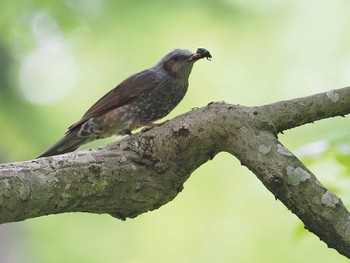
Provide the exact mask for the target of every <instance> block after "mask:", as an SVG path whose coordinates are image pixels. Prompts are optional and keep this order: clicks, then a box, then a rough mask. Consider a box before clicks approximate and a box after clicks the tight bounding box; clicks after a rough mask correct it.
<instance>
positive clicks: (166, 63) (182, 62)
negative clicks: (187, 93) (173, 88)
mask: <svg viewBox="0 0 350 263" xmlns="http://www.w3.org/2000/svg"><path fill="white" fill-rule="evenodd" d="M204 57H205V58H208V59H209V58H211V55H210V53H209V51H207V50H206V49H204V48H198V50H197V52H196V53H193V52H192V51H189V50H187V49H174V50H173V51H171V52H170V53H168V54H167V55H165V56H164V57H163V58H162V59H161V60H160V61H159V62H158V64H157V66H160V67H162V68H163V69H165V70H166V71H167V72H168V73H169V74H170V75H172V76H174V77H175V78H178V79H184V80H187V79H188V77H189V76H190V73H191V70H192V67H193V64H194V62H196V61H198V60H199V59H201V58H204Z"/></svg>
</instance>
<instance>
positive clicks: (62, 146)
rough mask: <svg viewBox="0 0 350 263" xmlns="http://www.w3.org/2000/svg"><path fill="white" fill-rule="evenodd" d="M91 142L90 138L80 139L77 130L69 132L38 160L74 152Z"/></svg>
mask: <svg viewBox="0 0 350 263" xmlns="http://www.w3.org/2000/svg"><path fill="white" fill-rule="evenodd" d="M89 141H90V139H89V137H88V136H87V137H79V136H78V131H77V130H73V131H69V132H68V133H67V134H66V135H65V136H64V137H63V138H62V139H61V140H59V141H58V142H56V143H55V144H54V145H52V146H51V147H50V148H49V149H48V150H46V151H45V152H43V153H42V154H41V155H40V156H38V157H37V158H40V157H46V156H52V155H58V154H63V153H67V152H72V151H75V150H76V149H78V148H79V146H81V145H83V144H84V143H87V142H89Z"/></svg>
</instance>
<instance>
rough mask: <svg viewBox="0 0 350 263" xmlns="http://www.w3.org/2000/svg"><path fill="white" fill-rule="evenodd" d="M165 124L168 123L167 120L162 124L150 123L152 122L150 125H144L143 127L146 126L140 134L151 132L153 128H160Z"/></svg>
mask: <svg viewBox="0 0 350 263" xmlns="http://www.w3.org/2000/svg"><path fill="white" fill-rule="evenodd" d="M166 122H168V120H166V121H163V122H162V123H152V122H151V123H145V124H144V126H146V127H144V128H143V129H142V130H141V132H147V131H149V130H151V129H152V128H153V127H157V126H162V125H163V124H165V123H166Z"/></svg>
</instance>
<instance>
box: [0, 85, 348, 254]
mask: <svg viewBox="0 0 350 263" xmlns="http://www.w3.org/2000/svg"><path fill="white" fill-rule="evenodd" d="M349 112H350V88H344V89H339V90H334V91H329V92H326V93H321V94H317V95H313V96H309V97H305V98H299V99H294V100H289V101H282V102H277V103H274V104H270V105H264V106H260V107H244V106H238V105H230V104H226V103H212V104H209V105H208V106H206V107H202V108H199V109H195V110H192V111H190V112H188V113H186V114H183V115H181V116H178V117H176V118H174V119H173V120H171V121H169V122H167V123H165V124H164V125H162V126H160V127H154V128H152V129H151V130H148V131H146V132H140V133H138V134H135V135H132V136H130V137H126V138H124V139H122V140H121V141H119V142H117V143H114V144H111V145H109V146H106V147H103V148H99V149H93V150H89V151H77V152H73V153H69V154H64V155H60V156H54V157H47V158H40V159H37V160H32V161H28V162H20V163H12V164H2V165H0V205H1V210H0V223H5V222H13V221H20V220H24V219H27V218H32V217H37V216H41V215H48V214H57V213H63V212H75V211H82V212H92V213H108V214H111V215H112V216H115V217H117V218H120V219H125V218H127V217H135V216H137V215H139V214H141V213H144V212H146V211H150V210H154V209H157V208H159V207H160V206H162V205H163V204H165V203H167V202H169V201H170V200H172V199H173V198H174V197H175V196H176V195H177V194H178V193H179V192H180V191H181V190H182V188H183V184H184V182H185V181H186V180H187V179H188V177H189V176H190V175H191V173H192V172H193V171H194V170H195V169H196V168H198V167H199V166H200V165H201V164H203V163H205V162H206V161H208V160H209V159H212V158H213V157H214V156H215V155H216V154H217V153H218V152H220V151H227V152H229V153H231V154H233V155H234V156H236V157H237V158H238V159H239V160H240V161H241V163H242V164H243V165H245V166H247V167H248V168H249V169H250V170H251V171H252V172H253V173H254V174H256V176H257V177H258V178H259V179H260V180H261V181H262V182H263V184H264V185H265V186H266V187H267V188H268V189H269V190H270V191H271V192H272V193H273V194H274V195H275V197H276V198H278V199H279V200H281V201H282V202H283V203H284V204H285V205H286V206H287V207H288V208H289V209H290V210H291V211H292V212H293V213H295V214H296V215H297V216H298V217H299V218H300V219H301V220H302V221H303V222H304V224H305V227H306V228H307V229H309V230H310V231H311V232H313V233H315V234H316V235H317V236H319V237H320V239H322V240H323V241H324V242H326V243H327V245H328V246H329V247H332V248H335V249H336V250H337V251H338V252H339V253H341V254H343V255H345V256H347V257H349V258H350V249H349V248H350V220H349V218H350V214H349V212H348V211H347V210H346V208H345V207H344V205H343V203H342V201H341V200H340V198H339V197H337V196H336V195H335V194H333V193H331V192H330V191H329V190H327V189H326V188H325V187H324V186H322V185H321V183H320V182H319V181H318V180H317V178H316V177H315V176H314V175H313V174H312V173H311V172H310V171H309V170H308V169H307V168H306V167H305V166H304V165H303V164H302V163H301V162H300V161H299V160H298V159H297V158H296V157H295V156H294V155H293V154H292V153H291V152H290V151H289V150H288V149H286V148H285V147H284V146H283V145H282V144H281V143H280V142H279V141H278V139H277V138H276V135H277V133H279V132H282V131H283V130H285V129H290V128H293V127H297V126H299V125H303V124H305V123H309V122H313V121H316V120H320V119H324V118H328V117H333V116H343V115H346V114H348V113H349Z"/></svg>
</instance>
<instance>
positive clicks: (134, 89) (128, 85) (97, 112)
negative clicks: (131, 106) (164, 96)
mask: <svg viewBox="0 0 350 263" xmlns="http://www.w3.org/2000/svg"><path fill="white" fill-rule="evenodd" d="M155 77H156V72H155V71H154V70H152V69H148V70H144V71H141V72H139V73H136V74H134V75H132V76H130V77H128V78H127V79H125V80H124V81H123V82H122V83H120V84H119V85H118V86H117V87H115V88H114V89H112V90H111V91H109V92H108V93H107V94H106V95H104V96H103V97H102V98H101V99H99V100H98V101H97V102H96V103H95V104H94V105H92V107H91V108H90V109H89V110H88V111H87V112H86V113H85V114H84V115H83V117H82V118H81V119H80V120H79V121H78V122H76V123H74V124H73V125H72V126H70V127H69V129H68V131H67V133H68V132H70V131H72V130H74V129H75V128H77V127H80V125H81V124H83V123H84V122H85V121H87V120H88V119H90V118H93V117H96V116H101V115H102V114H104V113H105V112H107V111H110V110H111V109H115V108H118V107H121V106H123V105H125V104H126V103H128V102H130V101H131V100H133V99H134V98H136V97H138V96H140V95H142V94H143V93H145V92H148V91H150V90H151V89H153V88H154V87H155V86H156V78H155Z"/></svg>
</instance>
